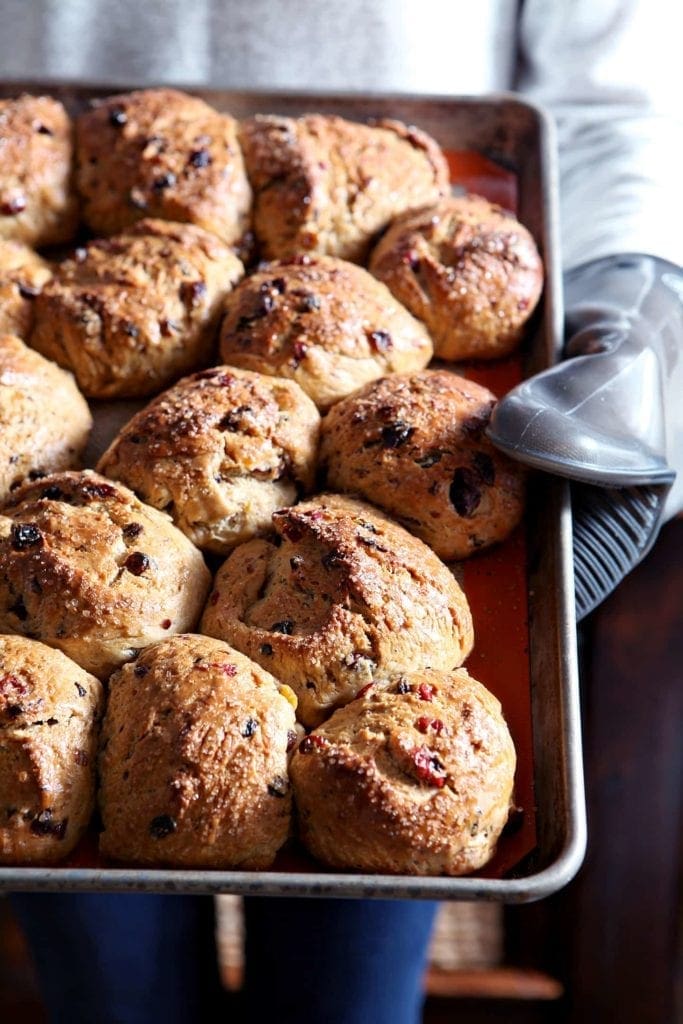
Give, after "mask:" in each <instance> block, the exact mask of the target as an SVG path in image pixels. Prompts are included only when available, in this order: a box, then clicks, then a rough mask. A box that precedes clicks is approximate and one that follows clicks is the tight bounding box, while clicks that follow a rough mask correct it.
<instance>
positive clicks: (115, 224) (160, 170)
mask: <svg viewBox="0 0 683 1024" xmlns="http://www.w3.org/2000/svg"><path fill="white" fill-rule="evenodd" d="M76 137H77V157H78V176H77V181H78V188H79V191H80V193H81V197H82V199H83V214H84V217H85V220H86V223H87V224H88V225H89V226H90V227H91V228H92V229H93V231H96V232H98V233H101V234H104V235H112V234H114V233H115V232H118V231H122V230H123V229H124V228H127V227H129V226H130V225H131V224H133V223H134V222H135V221H138V220H141V219H142V218H143V217H160V218H163V219H164V220H171V221H181V222H189V223H191V224H196V225H197V226H198V227H200V228H204V229H205V230H206V231H211V232H212V233H213V234H215V235H218V237H219V238H221V239H223V241H224V242H227V243H228V244H229V245H233V244H239V243H240V242H241V241H242V238H243V236H244V234H245V233H246V232H247V230H248V228H249V218H250V209H251V189H250V187H249V182H248V181H247V175H246V171H245V169H244V161H243V159H242V151H241V149H240V146H239V143H238V141H237V122H236V121H235V120H234V119H233V118H232V117H229V116H228V115H226V114H219V113H218V112H217V111H215V110H214V109H213V108H212V107H210V106H209V105H208V104H207V103H204V102H203V100H200V99H197V98H196V97H194V96H188V95H187V94H186V93H183V92H178V91H177V90H175V89H145V90H141V91H139V92H131V93H124V94H122V95H119V96H109V97H107V99H105V100H102V101H99V102H97V104H96V105H95V106H94V108H93V109H92V110H89V111H88V112H87V113H85V114H82V115H81V116H80V117H79V118H78V120H77V122H76Z"/></svg>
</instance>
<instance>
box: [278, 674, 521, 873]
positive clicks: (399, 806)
mask: <svg viewBox="0 0 683 1024" xmlns="http://www.w3.org/2000/svg"><path fill="white" fill-rule="evenodd" d="M514 772H515V749H514V746H513V744H512V740H511V738H510V734H509V732H508V729H507V726H506V724H505V721H504V719H503V716H502V714H501V711H500V704H499V702H498V700H496V698H495V697H494V696H493V694H491V693H489V691H488V690H487V689H486V688H485V687H484V686H482V685H481V683H478V682H477V681H476V680H474V679H472V678H471V676H469V675H468V674H467V672H466V671H465V670H464V669H460V670H459V671H457V672H434V671H429V670H424V671H421V672H415V673H407V674H406V675H404V676H400V677H394V678H393V679H392V680H391V681H390V685H389V687H388V688H387V689H384V688H383V687H381V686H379V685H377V686H373V687H371V688H370V689H369V690H368V691H367V692H366V693H365V694H364V695H363V696H362V697H361V698H359V699H358V700H355V701H353V703H352V704H349V705H348V706H347V707H345V708H342V709H341V710H340V711H335V713H334V714H333V715H332V717H331V718H329V719H328V721H327V722H326V723H325V724H324V725H322V726H320V728H319V729H316V730H315V732H314V733H312V734H311V735H310V736H309V737H307V738H306V739H304V740H303V741H302V742H301V743H300V745H299V747H298V749H297V751H296V753H295V755H294V757H293V758H292V764H291V778H292V783H293V785H294V795H295V800H296V804H297V809H298V812H299V821H300V827H301V837H302V839H303V841H304V843H305V844H306V846H307V847H308V848H309V850H310V851H311V853H313V854H314V856H316V857H318V858H319V860H321V861H323V862H324V863H325V864H329V865H330V866H332V867H339V868H353V869H358V870H361V871H382V872H387V873H391V874H394V873H395V874H411V875H441V874H445V875H463V874H466V873H468V872H470V871H476V870H477V869H478V868H481V867H483V865H484V864H486V862H487V861H488V860H489V859H490V858H491V856H492V854H493V852H494V848H495V844H496V841H497V839H498V837H499V835H500V833H501V831H502V829H503V827H504V825H505V822H506V821H507V817H508V811H509V808H510V800H511V796H512V785H513V779H514Z"/></svg>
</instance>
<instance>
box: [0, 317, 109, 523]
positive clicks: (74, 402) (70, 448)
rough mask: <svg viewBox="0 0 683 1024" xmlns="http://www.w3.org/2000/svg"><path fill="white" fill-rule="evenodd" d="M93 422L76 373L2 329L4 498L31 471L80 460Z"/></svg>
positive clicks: (0, 472) (0, 461) (0, 470)
mask: <svg viewBox="0 0 683 1024" xmlns="http://www.w3.org/2000/svg"><path fill="white" fill-rule="evenodd" d="M91 426H92V417H91V415H90V411H89V409H88V406H87V403H86V401H85V399H84V398H83V396H82V395H81V393H80V391H79V390H78V388H77V387H76V384H75V383H74V379H73V377H72V376H71V374H70V373H67V372H66V371H65V370H60V368H59V367H58V366H55V364H54V363H51V362H50V361H49V360H48V359H44V358H43V357H42V356H41V355H38V353H37V352H34V351H33V350H32V349H30V348H27V346H26V345H24V343H23V341H21V339H20V338H16V337H14V336H13V335H11V334H2V333H0V503H2V502H3V501H5V499H6V498H7V497H8V495H9V493H10V490H11V489H12V488H13V487H16V485H17V484H19V483H20V482H21V481H22V480H24V479H25V478H26V477H27V476H29V474H35V475H38V476H40V475H43V476H44V475H45V474H46V473H52V472H54V471H55V470H58V469H69V468H70V467H72V466H76V465H78V463H79V462H80V457H81V455H82V453H83V450H84V448H85V446H86V444H87V441H88V435H89V434H90V428H91Z"/></svg>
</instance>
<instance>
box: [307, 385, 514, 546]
mask: <svg viewBox="0 0 683 1024" xmlns="http://www.w3.org/2000/svg"><path fill="white" fill-rule="evenodd" d="M495 401H496V399H495V395H493V394H492V393H491V392H490V391H488V390H487V389H486V388H484V387H481V386H480V385H479V384H475V383H473V382H472V381H469V380H465V378H464V377H458V376H457V375H456V374H454V373H451V372H450V371H449V370H422V372H420V373H414V374H410V375H407V374H406V375H399V374H397V375H396V376H392V377H385V378H384V379H383V380H378V381H373V382H372V383H371V384H368V385H366V386H365V387H364V388H361V390H360V391H357V392H356V393H355V394H353V395H350V396H349V397H348V398H345V399H343V401H341V402H338V403H337V404H336V405H335V406H333V407H332V409H331V410H330V411H329V413H328V414H327V416H326V417H325V420H324V421H323V435H322V443H321V451H320V454H321V462H322V465H323V466H324V467H325V470H326V473H327V484H328V486H329V487H330V488H331V489H332V490H335V491H346V492H352V493H356V494H358V495H361V496H362V497H364V498H367V499H368V500H369V501H372V502H373V503H374V504H375V505H379V506H380V508H383V509H384V510H385V511H386V512H388V513H389V515H392V516H394V517H395V518H396V519H397V520H398V521H399V522H400V523H402V524H403V525H404V526H405V527H406V528H407V529H408V530H410V532H411V533H414V534H415V535H416V536H417V537H421V538H422V540H424V541H426V543H427V544H429V546H430V547H431V548H433V550H434V551H436V553H437V555H439V557H440V558H444V559H446V560H449V559H453V558H466V557H467V556H468V555H471V554H473V553H474V552H475V551H478V550H480V549H481V548H485V547H488V546H489V545H491V544H494V543H496V542H497V541H501V540H504V539H505V537H507V536H508V535H509V534H510V533H511V531H512V530H513V529H514V527H515V526H516V525H517V523H519V521H520V519H521V518H522V513H523V511H524V477H525V474H524V470H523V469H522V468H521V467H520V466H518V465H517V464H516V463H514V462H512V461H511V460H510V459H508V458H506V456H504V455H502V454H500V453H499V452H497V451H496V449H495V448H494V447H493V445H492V444H491V443H490V441H488V440H487V438H486V437H485V436H484V429H485V428H486V425H487V423H488V421H489V417H490V415H491V410H492V409H493V406H494V405H495Z"/></svg>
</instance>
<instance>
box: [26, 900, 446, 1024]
mask: <svg viewBox="0 0 683 1024" xmlns="http://www.w3.org/2000/svg"><path fill="white" fill-rule="evenodd" d="M12 905H13V907H14V910H15V913H16V915H17V917H18V918H19V921H20V924H21V926H22V928H23V930H24V932H25V934H26V936H27V939H28V941H29V945H30V947H31V951H32V953H33V957H34V960H35V963H36V967H37V971H38V977H39V980H40V984H41V988H42V992H43V996H44V999H45V1002H46V1004H47V1007H48V1011H49V1015H50V1016H49V1019H50V1024H203V1022H205V1021H206V1022H208V1021H216V1022H219V1021H220V1022H221V1024H234V1022H236V1021H237V1020H240V1019H242V1017H243V1019H244V1020H245V1021H249V1022H250V1024H261V1022H264V1024H266V1022H269V1021H272V1022H273V1024H290V1022H291V1024H416V1022H417V1021H419V1019H420V1010H421V1005H422V984H421V982H422V973H423V970H424V966H425V958H426V953H427V946H428V942H429V937H430V933H431V928H432V923H433V919H434V914H435V910H436V904H434V903H426V902H407V901H406V902H399V901H366V900H313V899H311V900H303V899H264V898H261V899H258V898H250V899H247V900H245V924H246V936H247V937H246V962H247V965H246V977H245V984H244V989H243V992H242V995H241V1000H242V1013H240V1012H239V1011H238V1008H237V1007H235V1008H234V1012H232V1013H231V1012H229V1010H228V1009H227V1004H226V1003H225V1001H224V997H223V996H222V995H221V992H220V983H219V979H218V972H217V969H216V957H215V950H214V946H213V901H212V900H211V898H210V897H206V896H197V897H191V896H156V895H147V894H145V895H137V894H136V895H128V894H125V895H123V894H122V895H99V894H98V895H90V894H42V893H31V894H15V895H14V896H12Z"/></svg>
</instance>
